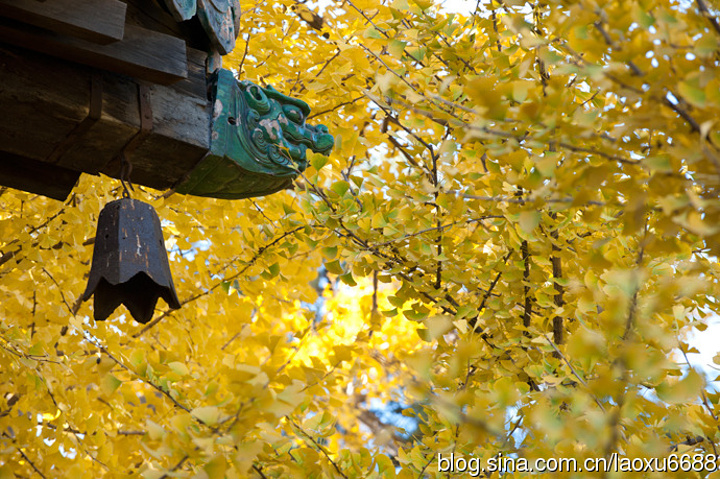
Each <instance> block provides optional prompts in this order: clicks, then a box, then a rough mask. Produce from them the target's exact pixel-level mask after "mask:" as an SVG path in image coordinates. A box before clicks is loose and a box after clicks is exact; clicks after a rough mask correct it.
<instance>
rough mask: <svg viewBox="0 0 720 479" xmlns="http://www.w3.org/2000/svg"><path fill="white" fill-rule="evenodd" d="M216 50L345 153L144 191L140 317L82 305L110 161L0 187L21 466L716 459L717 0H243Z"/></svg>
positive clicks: (229, 471) (258, 468) (0, 361)
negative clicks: (220, 195) (454, 1)
mask: <svg viewBox="0 0 720 479" xmlns="http://www.w3.org/2000/svg"><path fill="white" fill-rule="evenodd" d="M224 63H225V66H226V67H230V68H233V69H234V70H235V71H236V73H237V75H238V77H239V78H241V79H248V80H252V81H256V82H259V83H266V84H270V85H273V86H274V87H275V88H277V89H278V90H279V91H282V92H283V93H287V94H289V95H293V96H296V97H301V98H302V99H303V100H305V101H307V102H308V104H310V105H311V107H312V110H313V113H312V117H311V121H313V122H322V123H324V124H326V125H328V127H329V129H330V131H331V132H332V133H333V134H334V135H335V139H336V147H335V149H334V151H333V153H332V154H331V155H330V157H324V156H321V155H311V159H310V160H311V161H310V166H309V167H308V169H307V170H306V171H304V172H302V173H300V175H299V177H298V179H297V181H296V182H295V185H294V188H293V189H292V190H287V191H283V192H280V193H277V194H274V195H271V196H268V197H264V198H255V199H249V200H239V201H227V200H213V199H203V198H195V197H190V196H183V195H179V194H173V193H172V192H158V191H152V190H140V189H139V190H138V191H137V192H136V194H135V197H136V198H138V199H142V200H143V201H147V202H150V203H152V205H153V206H154V207H155V208H156V210H157V211H158V213H159V215H160V216H161V217H162V218H163V219H164V225H165V236H166V246H167V247H168V249H169V251H170V252H171V268H172V270H173V274H174V276H175V283H176V287H177V290H178V294H179V297H180V300H181V303H182V304H183V306H182V308H181V309H180V310H177V311H171V310H166V309H164V305H163V304H162V303H160V307H159V309H158V311H156V313H155V318H154V319H153V320H152V321H151V322H150V323H148V324H146V325H139V324H137V323H135V322H134V321H133V320H132V319H131V318H130V316H129V315H127V314H126V312H125V311H124V310H122V309H120V310H118V311H117V312H116V313H115V314H114V315H112V316H111V317H110V318H109V319H108V320H107V321H105V322H95V321H93V320H92V319H91V318H92V305H91V304H89V303H81V302H80V301H79V299H78V298H79V297H80V296H81V295H82V292H83V290H84V287H85V282H86V278H87V273H88V270H89V266H90V259H91V256H92V243H93V241H92V239H93V237H94V234H95V232H94V227H95V222H96V219H97V215H98V212H99V211H100V209H101V208H102V206H103V205H104V204H105V203H107V202H108V201H111V200H112V199H115V198H117V197H119V195H120V194H121V189H120V187H119V184H118V182H117V181H115V180H111V179H108V178H104V177H93V176H87V175H86V176H83V177H82V179H81V181H80V182H79V184H78V185H77V186H76V188H75V189H74V191H73V193H72V196H71V197H70V199H69V200H68V201H67V202H65V203H60V202H57V201H54V200H49V199H46V198H43V197H37V196H32V195H29V194H27V193H22V192H19V191H15V190H11V189H8V188H3V189H2V190H0V193H1V194H0V238H1V239H0V478H3V479H5V478H12V477H31V476H36V477H46V478H50V477H73V478H82V477H145V478H154V479H157V478H161V477H162V478H165V477H200V478H202V477H209V478H224V477H227V478H239V477H260V478H270V477H346V478H350V477H402V478H405V477H407V478H410V477H412V478H417V477H447V476H448V474H449V473H448V472H441V471H440V470H439V469H441V468H440V467H439V464H438V457H439V456H438V455H439V454H441V455H443V456H445V457H450V455H453V456H452V457H463V458H465V459H470V458H477V459H478V460H480V459H482V461H483V464H488V462H487V461H488V460H489V459H491V458H497V457H498V454H502V455H503V456H505V457H513V458H518V459H519V458H525V459H528V460H534V459H536V458H545V459H548V458H577V459H578V463H579V464H581V465H582V464H583V460H585V459H587V458H605V459H609V458H611V457H613V456H615V457H620V458H628V459H633V458H667V457H668V456H670V455H671V454H675V455H677V456H681V455H682V454H690V455H691V456H690V457H693V455H701V456H698V457H699V458H701V459H702V460H703V462H702V466H701V467H694V469H695V470H694V471H692V470H690V471H689V472H688V467H687V464H686V465H685V467H684V469H685V471H683V470H681V468H677V469H678V470H677V471H670V470H667V471H665V472H660V473H657V474H655V475H653V474H652V473H650V472H643V473H640V474H639V475H638V477H645V476H647V477H682V478H686V477H720V476H718V473H713V472H712V471H713V470H714V464H716V463H717V461H714V459H713V456H712V455H716V454H718V447H719V446H718V443H719V442H720V422H719V420H718V414H720V408H719V406H718V403H719V402H720V396H719V395H718V394H717V393H715V392H714V389H713V388H712V384H711V383H710V382H708V381H710V380H712V379H713V377H712V376H710V377H707V376H706V375H705V374H703V373H702V371H700V370H698V369H697V366H698V365H696V364H691V363H690V360H689V359H688V358H689V356H688V354H689V353H691V352H693V350H692V348H691V347H690V346H689V345H688V343H687V336H688V334H689V333H691V332H693V331H695V330H697V331H700V332H702V331H704V330H705V329H706V327H707V323H708V321H711V320H712V319H713V317H714V314H715V313H714V310H715V309H716V306H717V304H718V300H719V299H720V298H719V293H720V290H719V287H718V278H719V277H720V271H719V269H718V264H717V255H718V253H719V252H720V226H718V225H720V200H719V199H718V193H719V192H720V124H718V123H717V120H718V118H720V75H719V74H718V73H720V6H718V5H717V4H715V3H713V2H709V1H705V0H696V1H694V2H691V1H673V0H627V1H602V0H580V1H573V2H568V1H551V0H545V1H536V2H526V1H518V0H501V1H498V0H491V1H486V0H482V1H479V2H478V3H477V6H476V8H475V9H474V11H473V12H470V13H469V14H458V13H451V12H448V11H447V10H446V9H444V8H443V7H442V6H441V5H438V4H434V3H432V2H431V1H430V0H394V1H389V0H388V1H383V2H380V1H378V0H344V1H338V2H334V3H331V4H323V5H320V6H318V5H313V4H310V3H296V2H294V1H293V0H281V1H279V2H264V3H263V2H259V3H252V2H246V3H245V4H243V17H242V28H241V37H240V38H239V40H238V46H237V47H236V49H235V51H234V53H233V54H231V55H230V56H228V57H226V58H225V60H224ZM699 334H702V333H699ZM391 408H393V410H395V411H399V412H402V414H403V415H404V416H406V417H407V418H408V420H407V421H400V420H397V419H392V418H391V419H388V416H389V414H383V410H385V411H386V412H387V411H389V410H390V409H391ZM690 469H693V468H692V467H690ZM627 472H629V471H626V473H622V472H612V471H602V470H600V471H599V472H588V471H584V472H570V471H564V472H557V473H554V475H555V476H557V477H625V475H626V474H627ZM466 474H467V472H466ZM478 474H480V472H478ZM535 475H536V473H532V472H517V471H516V472H514V473H513V477H531V476H532V477H534V476H535ZM485 477H499V476H498V473H497V472H494V473H489V472H488V473H486V474H485Z"/></svg>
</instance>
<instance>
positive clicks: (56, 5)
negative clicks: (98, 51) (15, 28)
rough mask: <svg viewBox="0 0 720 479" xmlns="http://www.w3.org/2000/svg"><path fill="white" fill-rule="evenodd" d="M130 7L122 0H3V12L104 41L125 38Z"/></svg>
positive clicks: (102, 42) (56, 29)
mask: <svg viewBox="0 0 720 479" xmlns="http://www.w3.org/2000/svg"><path fill="white" fill-rule="evenodd" d="M126 10H127V5H126V4H125V3H123V2H120V1H118V0H51V1H45V2H38V1H37V0H0V16H3V17H8V18H12V19H14V20H18V21H20V22H24V23H29V24H32V25H35V26H38V27H42V28H47V29H48V30H52V31H54V32H57V33H60V34H63V35H69V36H73V37H77V38H81V39H84V40H87V41H90V42H94V43H100V44H108V43H112V42H116V41H118V40H122V38H123V30H124V27H125V12H126Z"/></svg>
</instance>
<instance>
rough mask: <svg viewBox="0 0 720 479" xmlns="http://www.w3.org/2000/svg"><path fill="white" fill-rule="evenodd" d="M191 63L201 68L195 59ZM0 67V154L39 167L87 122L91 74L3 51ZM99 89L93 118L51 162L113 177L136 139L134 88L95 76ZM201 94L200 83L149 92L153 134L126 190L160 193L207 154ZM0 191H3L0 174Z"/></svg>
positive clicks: (206, 111) (131, 82)
mask: <svg viewBox="0 0 720 479" xmlns="http://www.w3.org/2000/svg"><path fill="white" fill-rule="evenodd" d="M191 55H192V57H193V58H194V59H195V63H198V64H202V63H203V61H202V58H204V54H203V53H202V52H197V51H191ZM0 65H2V68H0V111H3V112H6V114H5V115H0V151H2V152H5V153H6V154H12V155H15V157H16V158H17V157H21V158H25V159H28V160H34V161H36V162H46V161H48V159H49V158H50V156H51V154H52V153H53V152H54V151H55V150H56V149H57V148H58V146H59V145H63V144H64V142H65V141H66V140H65V139H66V138H67V137H68V135H69V134H71V132H72V131H74V130H75V129H76V127H77V125H79V124H80V123H81V122H82V121H83V120H84V119H85V118H86V117H87V116H88V112H89V107H90V99H91V85H92V77H93V72H97V70H93V69H91V68H89V67H85V66H83V65H78V64H73V63H67V62H64V61H62V60H61V59H58V58H53V57H49V56H47V55H43V54H40V53H35V52H30V51H27V50H22V49H17V48H11V47H0ZM197 68H198V69H199V66H198V67H197ZM96 74H97V73H96ZM101 84H102V113H101V115H100V118H99V119H98V120H97V121H96V122H95V123H94V124H92V126H91V127H90V128H89V129H88V130H87V131H84V132H83V134H82V135H81V136H80V137H79V138H77V139H74V141H73V143H72V144H71V145H67V147H66V148H63V154H62V156H61V157H59V158H54V159H53V161H56V163H55V164H56V166H58V167H60V168H64V169H69V170H74V171H78V172H79V171H86V172H90V173H98V172H102V173H105V174H109V175H110V176H114V177H118V175H119V167H118V166H119V165H118V164H117V162H115V161H114V159H116V158H117V157H118V155H119V154H120V152H121V151H122V148H123V147H124V146H125V145H126V144H127V143H128V142H129V141H130V140H131V139H132V138H133V137H134V136H135V135H136V134H137V133H138V132H139V131H140V110H139V102H138V91H139V88H138V83H137V80H135V79H133V78H130V77H127V76H124V75H117V74H113V73H109V72H102V81H101ZM205 89H206V86H205V78H204V75H203V76H202V77H200V76H199V75H192V76H191V78H188V79H185V80H182V81H180V82H178V83H175V84H173V85H169V86H164V85H150V86H149V95H148V96H149V100H150V102H149V104H150V107H151V110H152V114H153V128H152V131H151V132H150V134H149V135H148V136H147V138H146V139H145V140H144V141H143V142H142V143H141V144H139V146H138V147H137V149H136V150H135V151H134V152H133V154H132V155H131V157H130V160H131V161H132V163H133V174H132V181H133V182H135V183H137V184H141V185H146V186H150V187H154V188H159V189H164V188H168V187H171V186H173V185H174V184H175V183H176V182H177V181H178V180H180V179H181V178H182V177H183V176H184V175H185V174H187V173H188V172H189V171H190V170H191V169H192V168H193V167H194V166H195V165H196V164H197V163H198V162H199V161H200V160H201V159H202V157H203V156H204V155H205V153H206V152H207V151H208V149H209V147H210V105H209V102H208V101H207V99H206V98H205ZM0 161H1V160H0ZM0 184H6V183H4V178H3V175H2V173H0ZM8 186H15V185H8ZM22 189H26V188H22ZM68 191H69V190H68Z"/></svg>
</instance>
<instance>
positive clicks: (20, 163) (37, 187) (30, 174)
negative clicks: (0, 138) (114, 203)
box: [0, 151, 80, 201]
mask: <svg viewBox="0 0 720 479" xmlns="http://www.w3.org/2000/svg"><path fill="white" fill-rule="evenodd" d="M79 178H80V172H79V171H73V170H68V169H67V168H62V167H60V166H55V165H48V164H47V163H42V162H40V161H36V160H31V159H28V158H24V157H20V156H17V155H12V154H10V153H5V152H2V151H0V184H2V185H4V186H9V187H10V188H15V189H18V190H23V191H29V192H30V193H35V194H38V195H43V196H47V197H49V198H53V199H56V200H60V201H64V200H65V198H67V196H68V195H69V194H70V192H71V191H72V189H73V188H74V187H75V183H77V180H78V179H79Z"/></svg>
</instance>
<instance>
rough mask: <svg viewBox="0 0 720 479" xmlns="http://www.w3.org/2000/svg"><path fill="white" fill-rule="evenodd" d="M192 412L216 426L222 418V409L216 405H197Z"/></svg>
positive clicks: (203, 420)
mask: <svg viewBox="0 0 720 479" xmlns="http://www.w3.org/2000/svg"><path fill="white" fill-rule="evenodd" d="M190 414H192V415H193V416H194V417H196V418H197V419H198V420H200V421H201V422H203V423H204V424H207V425H208V426H214V425H215V424H217V423H218V421H219V419H220V410H219V409H218V408H217V407H216V406H202V407H196V408H195V409H193V410H192V411H190Z"/></svg>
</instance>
